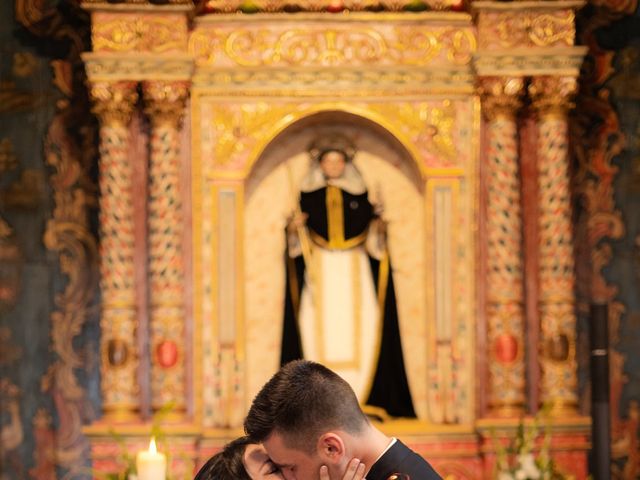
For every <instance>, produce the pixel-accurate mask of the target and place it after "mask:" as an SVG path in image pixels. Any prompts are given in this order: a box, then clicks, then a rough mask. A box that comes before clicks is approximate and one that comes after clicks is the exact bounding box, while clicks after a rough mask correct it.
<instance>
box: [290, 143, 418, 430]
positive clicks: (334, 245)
mask: <svg viewBox="0 0 640 480" xmlns="http://www.w3.org/2000/svg"><path fill="white" fill-rule="evenodd" d="M355 153H356V151H355V147H354V145H353V144H352V143H351V141H350V140H349V139H348V138H346V137H345V136H343V135H341V134H337V133H336V134H328V135H325V136H322V137H320V138H318V139H317V140H316V141H314V142H313V143H312V145H311V146H310V147H309V156H310V168H309V170H308V172H307V173H306V176H305V177H304V179H303V181H302V184H301V188H300V196H299V202H297V206H296V211H295V212H294V213H293V214H292V215H291V219H290V221H289V222H288V226H287V253H286V263H287V267H286V299H285V319H284V329H283V338H282V351H281V363H282V364H284V363H286V362H288V361H290V360H293V359H297V358H306V359H310V360H314V361H317V362H320V363H323V364H325V365H326V366H328V367H329V368H331V369H333V370H335V371H336V372H337V373H339V374H340V375H341V376H342V377H343V378H345V379H346V380H347V381H348V382H349V383H350V384H351V386H352V387H353V389H354V391H355V392H356V394H357V395H358V398H359V399H360V401H361V403H362V404H363V406H364V407H365V411H368V412H369V413H371V414H374V415H376V416H378V417H379V418H385V417H386V416H387V415H391V416H394V417H415V416H416V415H415V411H414V408H413V403H412V399H411V393H410V391H409V385H408V382H407V376H406V372H405V368H404V358H403V353H402V344H401V338H400V331H399V326H398V311H397V308H396V296H395V291H394V286H393V275H392V269H391V265H390V260H389V254H388V249H387V244H386V225H385V222H384V221H383V219H382V202H381V200H380V199H377V201H373V202H372V201H371V200H370V199H369V191H368V190H367V186H366V184H365V182H364V179H363V178H362V175H361V174H360V172H359V171H358V169H357V168H356V166H355V165H354V163H353V157H354V155H355Z"/></svg>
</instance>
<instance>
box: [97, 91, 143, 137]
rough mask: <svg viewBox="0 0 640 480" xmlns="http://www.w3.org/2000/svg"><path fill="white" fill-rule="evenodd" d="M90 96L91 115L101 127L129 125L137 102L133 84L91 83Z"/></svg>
mask: <svg viewBox="0 0 640 480" xmlns="http://www.w3.org/2000/svg"><path fill="white" fill-rule="evenodd" d="M90 94H91V99H92V100H93V109H92V110H93V113H95V114H96V115H97V116H98V117H99V118H100V121H101V123H102V125H103V126H105V127H109V128H112V127H115V126H120V127H122V126H126V125H128V124H129V121H130V120H131V115H132V114H133V109H134V107H135V104H136V102H137V101H138V92H137V91H136V84H135V82H118V83H111V82H93V83H92V84H91V90H90Z"/></svg>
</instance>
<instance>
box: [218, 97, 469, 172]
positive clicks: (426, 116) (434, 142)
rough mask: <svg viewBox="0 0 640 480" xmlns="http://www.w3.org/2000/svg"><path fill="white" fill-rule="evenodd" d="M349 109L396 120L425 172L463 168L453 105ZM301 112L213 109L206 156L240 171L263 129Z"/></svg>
mask: <svg viewBox="0 0 640 480" xmlns="http://www.w3.org/2000/svg"><path fill="white" fill-rule="evenodd" d="M354 105H355V106H356V107H359V108H362V109H363V111H367V110H368V111H369V112H370V113H374V114H376V115H378V116H380V117H382V118H396V119H398V121H397V122H396V123H397V126H398V128H399V130H400V131H401V132H402V133H403V134H404V135H405V136H406V138H408V139H410V140H411V141H412V142H414V144H415V145H416V147H417V149H418V150H417V153H418V155H419V158H420V159H421V162H422V163H423V164H424V166H425V167H426V168H455V167H460V166H463V165H462V163H463V162H464V158H465V157H464V156H460V155H459V152H458V149H457V148H456V145H455V142H454V136H455V125H456V121H457V120H458V119H457V115H456V104H455V102H451V101H449V100H443V101H440V102H437V101H436V102H397V103H383V102H380V103H377V102H372V103H368V104H366V105H363V104H359V103H355V104H354ZM301 108H304V105H301V104H299V103H295V104H292V103H279V104H271V105H270V104H268V103H266V102H262V101H255V102H253V103H242V104H236V105H232V104H218V105H215V106H214V107H212V108H211V112H210V118H211V125H212V127H211V130H212V132H211V133H212V135H211V136H207V138H208V141H207V142H206V145H208V148H209V149H211V151H212V154H211V155H210V157H211V158H212V164H213V166H214V168H216V169H220V170H229V171H230V170H238V169H242V168H244V166H245V162H246V157H247V155H248V153H249V152H251V151H252V150H253V148H255V146H256V145H257V143H258V140H259V139H260V138H262V137H263V135H264V133H263V131H264V129H265V128H267V127H271V126H273V125H275V124H276V123H279V122H280V121H281V120H282V119H283V118H286V117H287V115H289V114H290V113H291V112H295V111H299V110H300V109H301Z"/></svg>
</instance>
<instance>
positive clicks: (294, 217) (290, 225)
mask: <svg viewBox="0 0 640 480" xmlns="http://www.w3.org/2000/svg"><path fill="white" fill-rule="evenodd" d="M307 217H309V215H307V214H306V213H302V212H300V211H296V212H293V213H292V214H291V216H290V217H289V220H288V222H287V230H289V231H291V232H295V231H297V230H298V229H299V228H302V227H304V226H305V225H306V223H307Z"/></svg>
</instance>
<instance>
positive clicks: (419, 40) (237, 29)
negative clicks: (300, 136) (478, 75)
mask: <svg viewBox="0 0 640 480" xmlns="http://www.w3.org/2000/svg"><path fill="white" fill-rule="evenodd" d="M459 15H460V17H459V18H458V19H457V22H454V25H453V26H443V25H442V24H436V23H435V22H434V23H433V24H429V22H428V21H426V20H428V19H426V18H420V17H417V18H413V17H412V20H411V21H410V20H403V19H400V18H398V19H396V20H397V21H396V22H390V23H389V25H388V26H386V27H384V28H380V26H379V24H375V25H374V24H372V22H371V20H375V16H371V17H368V19H363V18H356V19H351V18H349V19H348V20H349V21H341V22H335V23H333V24H332V25H331V26H330V27H328V26H327V23H326V22H325V21H322V17H320V16H318V15H315V16H312V15H308V16H306V17H303V18H298V17H296V21H295V22H293V21H283V20H279V21H274V22H273V23H271V24H266V23H264V22H257V21H256V22H245V23H237V19H234V18H229V19H226V18H225V21H224V22H220V21H218V22H205V21H202V22H200V23H199V24H198V25H197V27H196V29H195V30H194V32H193V33H192V34H191V37H190V39H189V53H191V54H192V55H193V56H194V58H195V60H196V64H197V65H198V66H209V67H219V68H221V67H224V68H230V67H238V66H240V67H287V68H295V67H308V66H312V67H314V68H318V67H344V66H347V67H354V66H367V67H370V66H374V65H375V66H377V67H382V66H390V65H393V66H395V67H400V66H403V65H404V66H416V67H418V66H421V67H422V66H435V65H438V66H440V67H441V68H444V67H445V66H448V67H460V66H463V65H466V64H468V63H469V61H470V59H471V55H472V54H473V52H474V51H475V49H476V40H475V35H474V32H473V30H472V28H471V27H470V25H469V17H468V16H467V15H465V14H459ZM214 18H215V17H214ZM420 20H422V21H420ZM455 23H459V24H460V25H459V26H456V25H455ZM267 25H268V27H267Z"/></svg>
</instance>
